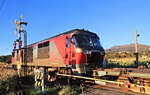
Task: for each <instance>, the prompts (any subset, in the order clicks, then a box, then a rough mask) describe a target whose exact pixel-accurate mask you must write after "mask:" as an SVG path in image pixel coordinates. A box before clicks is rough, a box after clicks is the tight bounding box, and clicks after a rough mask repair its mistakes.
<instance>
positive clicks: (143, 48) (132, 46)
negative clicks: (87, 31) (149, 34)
mask: <svg viewBox="0 0 150 95" xmlns="http://www.w3.org/2000/svg"><path fill="white" fill-rule="evenodd" d="M105 51H106V52H134V51H135V44H126V45H121V46H113V47H111V48H109V49H106V50H105ZM138 51H139V52H142V51H150V46H149V45H143V44H138Z"/></svg>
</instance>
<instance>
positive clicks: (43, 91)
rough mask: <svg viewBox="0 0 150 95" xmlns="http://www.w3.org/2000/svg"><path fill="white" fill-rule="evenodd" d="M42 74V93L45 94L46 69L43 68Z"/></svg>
mask: <svg viewBox="0 0 150 95" xmlns="http://www.w3.org/2000/svg"><path fill="white" fill-rule="evenodd" d="M41 74H42V94H45V89H44V69H42V70H41Z"/></svg>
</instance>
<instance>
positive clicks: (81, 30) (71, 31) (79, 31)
mask: <svg viewBox="0 0 150 95" xmlns="http://www.w3.org/2000/svg"><path fill="white" fill-rule="evenodd" d="M76 31H78V32H77V33H76V34H78V33H79V34H80V33H81V32H88V33H90V34H92V35H95V36H97V35H96V34H95V33H93V32H90V31H88V30H84V29H73V30H70V31H67V32H64V33H61V34H58V35H56V36H52V37H49V38H46V39H44V40H41V41H38V42H35V43H33V44H30V45H28V47H30V46H32V45H34V44H37V43H40V42H43V41H46V40H49V39H52V38H55V37H59V36H61V35H65V34H70V33H73V32H76Z"/></svg>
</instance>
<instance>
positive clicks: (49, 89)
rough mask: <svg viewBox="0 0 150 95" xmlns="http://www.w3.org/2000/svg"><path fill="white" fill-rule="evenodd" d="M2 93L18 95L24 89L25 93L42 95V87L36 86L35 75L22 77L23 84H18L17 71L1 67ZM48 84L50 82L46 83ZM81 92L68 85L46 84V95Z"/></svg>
mask: <svg viewBox="0 0 150 95" xmlns="http://www.w3.org/2000/svg"><path fill="white" fill-rule="evenodd" d="M0 76H1V77H0V95H17V93H18V91H22V93H24V94H23V95H42V91H41V87H38V88H35V87H34V76H33V75H28V76H25V77H22V78H21V79H22V83H21V84H22V86H19V85H18V82H17V80H18V77H17V73H16V72H15V71H13V70H10V69H6V68H3V67H0ZM46 84H48V83H46ZM78 94H79V93H78V92H77V91H76V90H75V89H74V88H72V87H70V86H67V85H61V84H60V85H59V86H58V85H57V84H56V85H53V86H48V85H45V94H44V95H78Z"/></svg>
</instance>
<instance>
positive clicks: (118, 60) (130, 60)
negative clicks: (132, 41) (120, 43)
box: [108, 57, 150, 63]
mask: <svg viewBox="0 0 150 95" xmlns="http://www.w3.org/2000/svg"><path fill="white" fill-rule="evenodd" d="M135 60H136V59H135V58H134V57H130V58H114V59H108V61H109V62H111V61H112V62H128V63H134V61H135ZM139 61H140V62H147V61H150V58H146V59H144V58H140V57H139Z"/></svg>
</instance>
